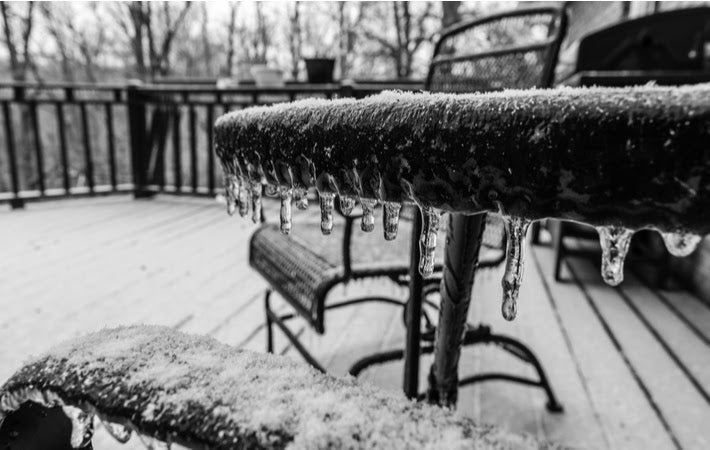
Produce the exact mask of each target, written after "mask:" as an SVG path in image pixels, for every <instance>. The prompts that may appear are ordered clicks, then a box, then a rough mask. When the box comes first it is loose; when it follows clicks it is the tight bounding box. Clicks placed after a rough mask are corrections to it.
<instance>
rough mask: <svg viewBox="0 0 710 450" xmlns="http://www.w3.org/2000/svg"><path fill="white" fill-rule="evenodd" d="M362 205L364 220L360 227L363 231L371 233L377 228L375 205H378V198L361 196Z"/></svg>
mask: <svg viewBox="0 0 710 450" xmlns="http://www.w3.org/2000/svg"><path fill="white" fill-rule="evenodd" d="M360 206H361V207H362V222H361V224H360V228H361V229H362V231H366V232H368V233H369V232H370V231H372V230H374V229H375V206H377V200H372V199H369V198H361V199H360Z"/></svg>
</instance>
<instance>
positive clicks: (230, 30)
mask: <svg viewBox="0 0 710 450" xmlns="http://www.w3.org/2000/svg"><path fill="white" fill-rule="evenodd" d="M238 7H239V2H230V3H229V22H228V23H227V57H226V61H225V66H224V69H223V70H222V74H223V75H225V76H228V77H231V76H232V70H233V67H234V55H235V53H236V42H235V36H236V34H237V8H238Z"/></svg>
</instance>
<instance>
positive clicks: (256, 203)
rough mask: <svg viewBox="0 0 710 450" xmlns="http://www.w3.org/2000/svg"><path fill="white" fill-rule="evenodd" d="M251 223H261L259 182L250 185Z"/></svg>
mask: <svg viewBox="0 0 710 450" xmlns="http://www.w3.org/2000/svg"><path fill="white" fill-rule="evenodd" d="M251 221H252V222H254V223H259V222H261V182H259V181H253V182H252V183H251Z"/></svg>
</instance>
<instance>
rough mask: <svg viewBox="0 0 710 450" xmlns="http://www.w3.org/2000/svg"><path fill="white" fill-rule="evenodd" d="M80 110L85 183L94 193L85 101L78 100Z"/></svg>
mask: <svg viewBox="0 0 710 450" xmlns="http://www.w3.org/2000/svg"><path fill="white" fill-rule="evenodd" d="M79 108H80V110H81V129H82V136H83V140H84V163H85V164H86V165H85V168H86V184H87V185H88V186H89V192H91V193H92V194H93V193H94V162H93V160H92V158H91V135H90V134H89V116H88V113H87V111H86V103H85V102H80V103H79Z"/></svg>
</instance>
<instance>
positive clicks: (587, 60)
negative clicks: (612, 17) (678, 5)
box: [575, 7, 710, 72]
mask: <svg viewBox="0 0 710 450" xmlns="http://www.w3.org/2000/svg"><path fill="white" fill-rule="evenodd" d="M709 37H710V8H709V7H699V8H690V9H677V10H673V11H667V12H661V13H656V14H652V15H650V16H644V17H639V18H637V19H633V20H627V21H624V22H621V23H618V24H616V25H613V26H610V27H607V28H604V29H601V30H598V31H596V32H594V33H592V34H589V35H587V36H586V37H584V38H583V39H582V40H581V41H580V43H579V53H578V57H577V65H576V69H575V72H581V71H585V70H703V69H705V70H707V68H704V67H703V62H704V61H703V59H704V58H707V55H704V53H705V52H707V51H708V50H710V49H706V46H705V42H707V41H708V40H709Z"/></svg>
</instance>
